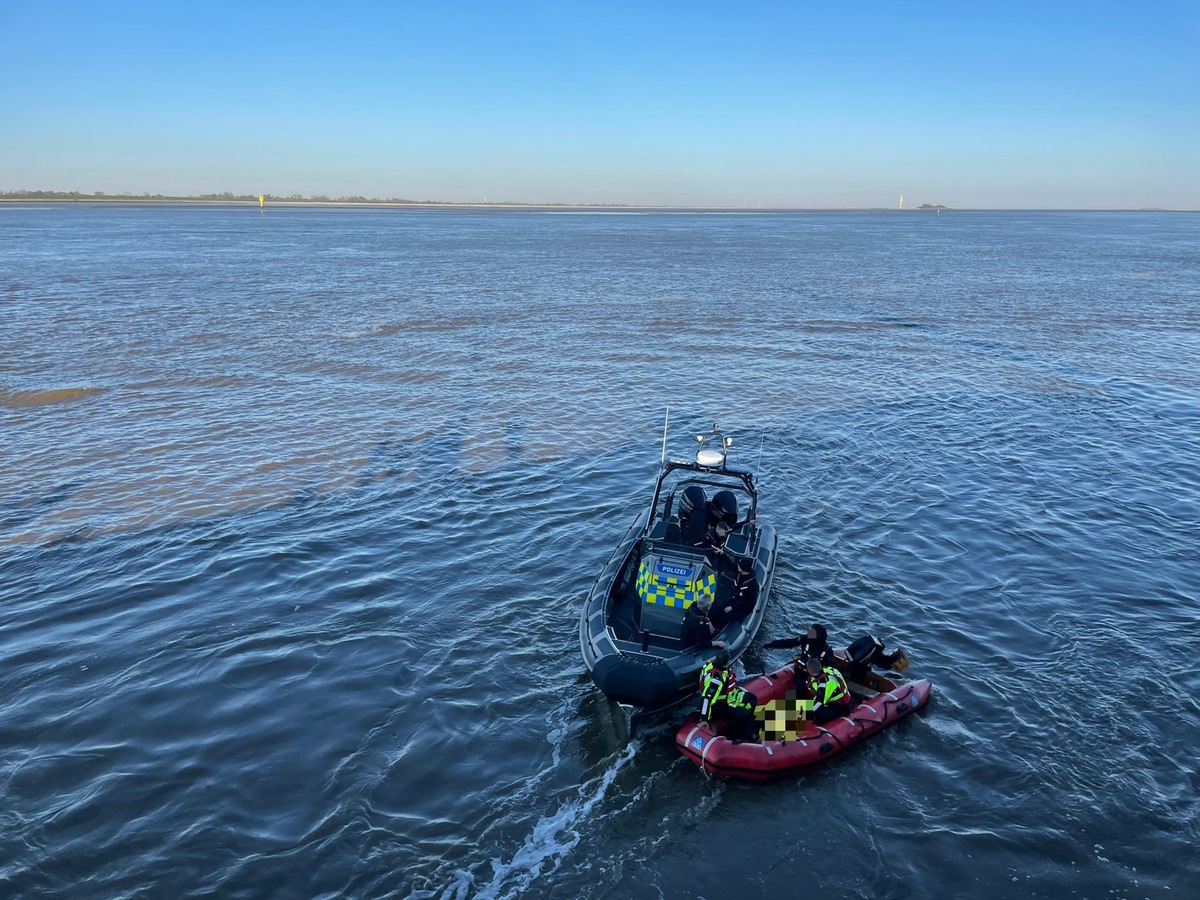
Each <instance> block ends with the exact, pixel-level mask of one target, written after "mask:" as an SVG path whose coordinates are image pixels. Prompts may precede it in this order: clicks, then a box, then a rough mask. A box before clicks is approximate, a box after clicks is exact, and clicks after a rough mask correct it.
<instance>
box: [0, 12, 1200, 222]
mask: <svg viewBox="0 0 1200 900" xmlns="http://www.w3.org/2000/svg"><path fill="white" fill-rule="evenodd" d="M22 188H29V189H47V190H80V191H86V192H91V191H96V190H101V191H106V192H110V193H112V192H119V191H131V192H136V193H141V192H143V191H149V192H151V193H167V194H193V193H209V192H219V191H227V190H228V191H233V192H236V193H258V192H263V191H265V192H269V193H273V194H281V195H286V194H292V193H300V194H305V195H312V194H326V195H329V196H338V195H350V194H361V195H365V196H373V197H404V198H408V199H416V200H420V199H434V200H447V201H463V202H472V201H479V200H483V199H485V198H486V199H487V200H491V201H524V202H565V203H630V204H672V205H721V206H759V205H763V206H785V207H824V206H836V207H847V206H848V207H871V206H894V205H895V204H896V200H897V198H898V196H899V195H900V194H904V196H905V201H906V205H916V204H920V203H944V204H947V205H949V206H955V207H960V208H962V207H980V208H1014V207H1016V208H1114V207H1134V208H1136V207H1148V206H1155V207H1168V208H1174V209H1181V208H1186V209H1197V208H1200V2H1196V0H1189V2H1161V3H1156V2H1153V0H1149V2H1145V3H1132V2H1128V3H1106V2H1103V0H1099V2H1091V3H1086V4H1084V3H1074V2H1045V0H1043V2H1039V3H1024V2H1010V3H1005V4H986V5H984V4H969V3H967V4H964V3H961V2H958V3H911V4H906V3H896V2H871V0H867V2H862V3H856V4H852V3H841V4H839V3H830V2H824V3H808V2H801V0H793V2H790V3H772V2H756V3H749V4H733V3H727V2H722V3H708V2H689V3H682V2H660V3H655V2H653V0H644V2H641V3H625V2H618V0H610V2H595V3H592V2H586V3H572V2H569V0H559V2H554V3H551V2H545V3H541V2H537V3H533V2H519V0H510V2H505V3H498V2H488V3H476V2H457V3H456V2H444V3H427V2H423V3H414V2H391V3H355V2H345V3H340V4H333V3H323V4H313V5H308V4H304V3H296V2H293V3H252V2H244V3H240V4H233V3H223V2H210V3H206V4H187V5H186V6H184V5H176V4H171V3H162V2H159V3H122V2H113V3H53V2H25V0H0V190H16V189H22Z"/></svg>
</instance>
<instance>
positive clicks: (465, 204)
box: [0, 189, 1200, 213]
mask: <svg viewBox="0 0 1200 900" xmlns="http://www.w3.org/2000/svg"><path fill="white" fill-rule="evenodd" d="M260 198H261V201H262V202H263V203H267V202H270V203H272V204H275V205H277V206H278V205H287V206H383V207H400V206H403V207H450V208H483V209H487V208H501V209H504V208H508V209H613V210H634V211H636V210H684V211H686V210H695V211H698V210H717V211H723V212H725V211H728V212H789V211H791V212H868V211H869V212H896V213H905V212H938V211H940V210H946V211H947V212H1178V213H1190V212H1200V209H1188V208H1179V207H1163V206H1140V207H1137V206H1112V207H1062V206H1045V207H1039V206H1012V207H1003V206H994V207H993V206H958V207H955V206H948V205H946V204H941V203H923V204H920V205H918V206H909V207H907V208H897V207H894V206H765V205H763V204H757V205H749V204H744V205H741V206H729V205H721V204H651V203H579V202H575V203H569V202H559V201H544V202H530V201H524V200H499V201H496V200H492V201H489V200H482V201H456V200H409V199H407V198H402V197H387V198H377V197H363V196H361V195H357V194H356V195H349V196H341V197H328V196H326V195H324V194H314V195H310V196H303V195H300V194H290V195H288V196H280V195H277V194H268V193H263V194H261V195H256V194H234V193H232V192H230V191H225V192H221V193H209V194H151V193H149V192H148V191H146V192H142V193H140V194H132V193H117V194H109V193H105V192H104V191H94V192H92V193H84V192H83V191H47V190H29V189H21V190H5V191H0V202H3V203H12V202H28V201H37V202H42V203H89V202H91V203H104V202H108V201H115V202H120V203H130V202H133V203H144V204H147V205H153V204H157V203H196V204H230V205H243V204H245V205H250V204H254V203H259V202H260Z"/></svg>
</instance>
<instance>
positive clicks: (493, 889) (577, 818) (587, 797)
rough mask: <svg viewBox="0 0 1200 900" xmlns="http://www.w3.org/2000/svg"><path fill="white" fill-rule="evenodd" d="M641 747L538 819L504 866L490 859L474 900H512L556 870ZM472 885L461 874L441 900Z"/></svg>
mask: <svg viewBox="0 0 1200 900" xmlns="http://www.w3.org/2000/svg"><path fill="white" fill-rule="evenodd" d="M641 745H642V742H641V741H633V742H631V743H630V744H629V745H628V746H627V747H626V748H625V749H624V750H623V751H622V752H621V754H620V755H619V756H618V757H617V758H616V759H614V760H613V761H612V763H611V764H610V765H609V766H608V767H607V768H606V769H605V770H604V771H603V772H602V773H600V774H599V775H598V776H596V777H595V778H593V779H590V780H589V781H585V782H584V783H583V784H581V785H580V786H579V793H578V796H576V797H575V798H574V799H572V800H569V801H567V802H566V803H564V804H563V805H562V806H560V807H559V808H558V810H557V811H555V812H554V813H553V814H551V815H548V816H542V817H541V818H539V819H538V821H537V823H536V824H535V825H534V826H533V830H532V831H531V832H530V833H529V835H528V836H527V837H526V838H525V842H524V843H523V844H522V845H521V847H520V848H519V849H518V850H517V852H516V853H514V854H513V857H512V859H511V860H509V861H508V862H507V863H506V862H504V861H503V860H501V859H500V858H499V857H495V858H493V859H492V860H491V863H492V880H491V882H489V883H488V884H486V885H483V886H482V887H480V888H479V889H478V890H477V891H476V892H475V894H474V900H512V898H514V897H518V896H520V895H521V894H522V893H523V892H524V891H525V890H526V889H527V888H529V886H530V885H532V884H533V883H534V882H535V881H536V880H537V879H538V878H541V877H542V876H543V875H545V874H549V873H552V872H555V871H557V870H558V868H559V867H560V866H561V865H562V863H563V860H564V859H565V858H566V857H567V854H569V853H570V852H571V851H572V850H574V849H575V847H576V845H578V843H579V841H580V839H581V837H582V835H581V834H580V828H581V826H582V825H583V824H584V823H585V822H586V821H587V820H588V818H589V817H590V815H591V812H592V810H593V808H595V806H596V804H597V803H599V802H600V801H601V800H603V799H604V796H605V794H606V793H607V792H608V788H609V785H611V784H612V783H613V780H614V779H615V778H616V777H617V773H619V772H620V771H621V769H622V768H624V767H625V766H626V765H627V764H628V763H629V761H630V760H632V759H633V757H634V755H635V754H636V753H637V751H638V749H639V748H640V747H641ZM475 884H476V880H475V876H474V874H473V873H470V872H463V871H460V872H459V873H458V878H457V879H456V881H455V883H454V884H452V885H450V886H449V887H448V888H447V889H446V890H445V891H443V892H442V895H441V900H466V898H467V897H468V895H469V893H470V890H471V888H472V887H474V886H475Z"/></svg>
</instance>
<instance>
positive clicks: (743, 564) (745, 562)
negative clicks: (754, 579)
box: [738, 556, 754, 572]
mask: <svg viewBox="0 0 1200 900" xmlns="http://www.w3.org/2000/svg"><path fill="white" fill-rule="evenodd" d="M738 570H739V571H741V572H752V571H754V560H752V559H751V558H750V557H749V556H743V557H742V558H741V559H739V560H738Z"/></svg>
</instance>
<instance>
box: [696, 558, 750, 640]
mask: <svg viewBox="0 0 1200 900" xmlns="http://www.w3.org/2000/svg"><path fill="white" fill-rule="evenodd" d="M757 602H758V577H757V576H756V575H755V574H754V560H753V559H751V558H750V557H748V556H743V557H741V558H740V559H738V562H737V574H736V575H735V576H734V579H733V593H732V594H731V595H730V597H729V600H727V601H725V602H723V603H721V604H718V605H715V606H714V607H713V608H712V609H711V610H709V613H708V621H709V627H710V628H711V629H712V633H713V634H716V633H717V632H718V631H720V630H721V629H722V628H724V627H725V626H726V625H728V624H729V623H730V622H738V621H740V620H742V619H744V618H746V616H748V615H750V613H751V612H752V611H753V609H754V604H755V603H757Z"/></svg>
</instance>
